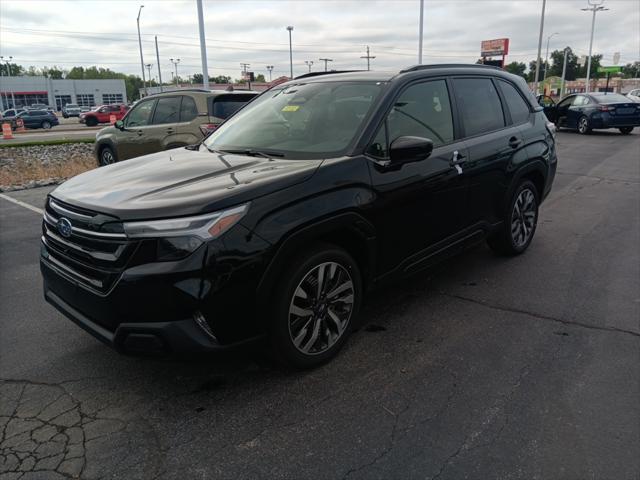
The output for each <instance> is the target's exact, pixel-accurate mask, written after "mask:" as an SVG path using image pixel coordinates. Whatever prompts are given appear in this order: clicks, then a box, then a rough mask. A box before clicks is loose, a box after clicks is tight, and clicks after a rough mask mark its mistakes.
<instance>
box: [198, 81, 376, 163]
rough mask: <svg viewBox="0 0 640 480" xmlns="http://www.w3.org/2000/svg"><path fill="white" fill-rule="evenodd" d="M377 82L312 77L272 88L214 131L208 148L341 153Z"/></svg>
mask: <svg viewBox="0 0 640 480" xmlns="http://www.w3.org/2000/svg"><path fill="white" fill-rule="evenodd" d="M381 89H382V85H381V84H380V82H314V83H308V84H298V85H288V86H284V87H276V88H274V89H272V90H269V91H268V92H266V93H264V94H262V95H261V96H260V97H258V98H257V99H255V100H254V101H253V102H251V103H250V104H248V105H247V106H246V107H245V108H243V109H242V110H241V111H239V112H238V113H237V114H236V115H234V116H233V117H231V118H230V119H229V120H228V121H227V122H225V123H224V124H223V125H222V126H220V128H218V130H216V131H214V132H213V133H212V134H211V135H210V136H209V137H208V138H207V139H206V140H205V142H204V143H205V145H206V146H207V148H209V149H211V150H219V151H220V150H224V151H257V152H264V153H266V154H269V153H270V152H272V153H274V154H278V156H284V157H287V158H301V159H313V158H326V157H337V156H340V155H342V154H344V153H345V152H346V150H347V148H348V147H349V145H350V144H351V143H352V141H353V140H354V138H355V136H356V134H357V133H358V131H359V130H360V128H361V127H362V125H363V122H364V119H365V117H366V116H367V115H368V114H369V112H370V110H371V106H372V105H373V104H374V102H375V100H376V98H377V97H378V95H379V94H380V91H381Z"/></svg>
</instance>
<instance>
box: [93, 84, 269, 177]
mask: <svg viewBox="0 0 640 480" xmlns="http://www.w3.org/2000/svg"><path fill="white" fill-rule="evenodd" d="M256 95H258V93H257V92H251V91H247V90H236V91H226V90H219V91H215V90H214V91H211V90H179V91H172V92H166V93H160V94H157V95H151V96H148V97H146V98H143V99H142V100H140V101H139V102H137V103H136V104H135V106H134V107H133V108H131V110H129V112H128V113H127V115H126V116H125V117H124V118H123V119H122V120H119V121H117V122H116V123H115V124H114V125H113V126H110V127H107V128H104V129H102V130H100V131H99V132H98V134H97V135H96V143H95V154H96V157H97V159H98V164H99V165H109V164H111V163H115V162H118V161H120V160H127V159H129V158H134V157H139V156H142V155H147V154H149V153H155V152H159V151H161V150H168V149H170V148H179V147H184V146H186V145H192V144H195V143H199V142H200V141H201V140H202V139H203V138H204V137H206V136H207V135H209V133H211V132H212V131H214V130H215V129H216V128H217V127H218V126H219V125H220V124H221V123H222V122H223V121H224V120H226V119H227V118H228V117H229V116H231V115H232V114H233V113H235V112H236V111H237V110H239V109H240V107H242V106H243V105H244V104H245V103H247V102H248V101H249V100H251V99H252V98H254V97H255V96H256Z"/></svg>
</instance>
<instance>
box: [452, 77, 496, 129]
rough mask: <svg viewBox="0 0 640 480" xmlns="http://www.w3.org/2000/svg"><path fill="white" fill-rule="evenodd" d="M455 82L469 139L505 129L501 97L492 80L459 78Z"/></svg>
mask: <svg viewBox="0 0 640 480" xmlns="http://www.w3.org/2000/svg"><path fill="white" fill-rule="evenodd" d="M453 82H454V85H455V89H456V102H457V103H458V108H459V109H460V116H461V117H462V122H463V124H464V130H465V134H466V135H467V136H468V137H471V136H473V135H478V134H480V133H484V132H491V131H493V130H498V129H499V128H502V127H504V115H503V113H502V104H501V103H500V97H498V92H497V91H496V88H495V86H494V85H493V82H492V81H491V80H490V79H488V78H457V79H454V80H453Z"/></svg>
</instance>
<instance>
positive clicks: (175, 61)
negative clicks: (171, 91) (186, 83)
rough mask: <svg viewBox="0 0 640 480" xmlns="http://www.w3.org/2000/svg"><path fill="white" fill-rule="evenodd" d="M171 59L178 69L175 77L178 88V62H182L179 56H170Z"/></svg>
mask: <svg viewBox="0 0 640 480" xmlns="http://www.w3.org/2000/svg"><path fill="white" fill-rule="evenodd" d="M169 60H171V63H173V66H174V67H175V69H176V76H175V79H176V88H178V64H179V63H180V59H179V58H176V59H175V60H174V59H173V58H170V59H169Z"/></svg>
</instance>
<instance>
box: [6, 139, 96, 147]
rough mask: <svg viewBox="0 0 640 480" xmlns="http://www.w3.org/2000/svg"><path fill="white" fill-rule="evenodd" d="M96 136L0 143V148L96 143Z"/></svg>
mask: <svg viewBox="0 0 640 480" xmlns="http://www.w3.org/2000/svg"><path fill="white" fill-rule="evenodd" d="M95 142H96V140H95V139H94V138H78V139H75V140H74V139H58V140H34V141H32V142H19V143H0V148H16V147H33V146H36V145H66V144H68V143H95Z"/></svg>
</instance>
